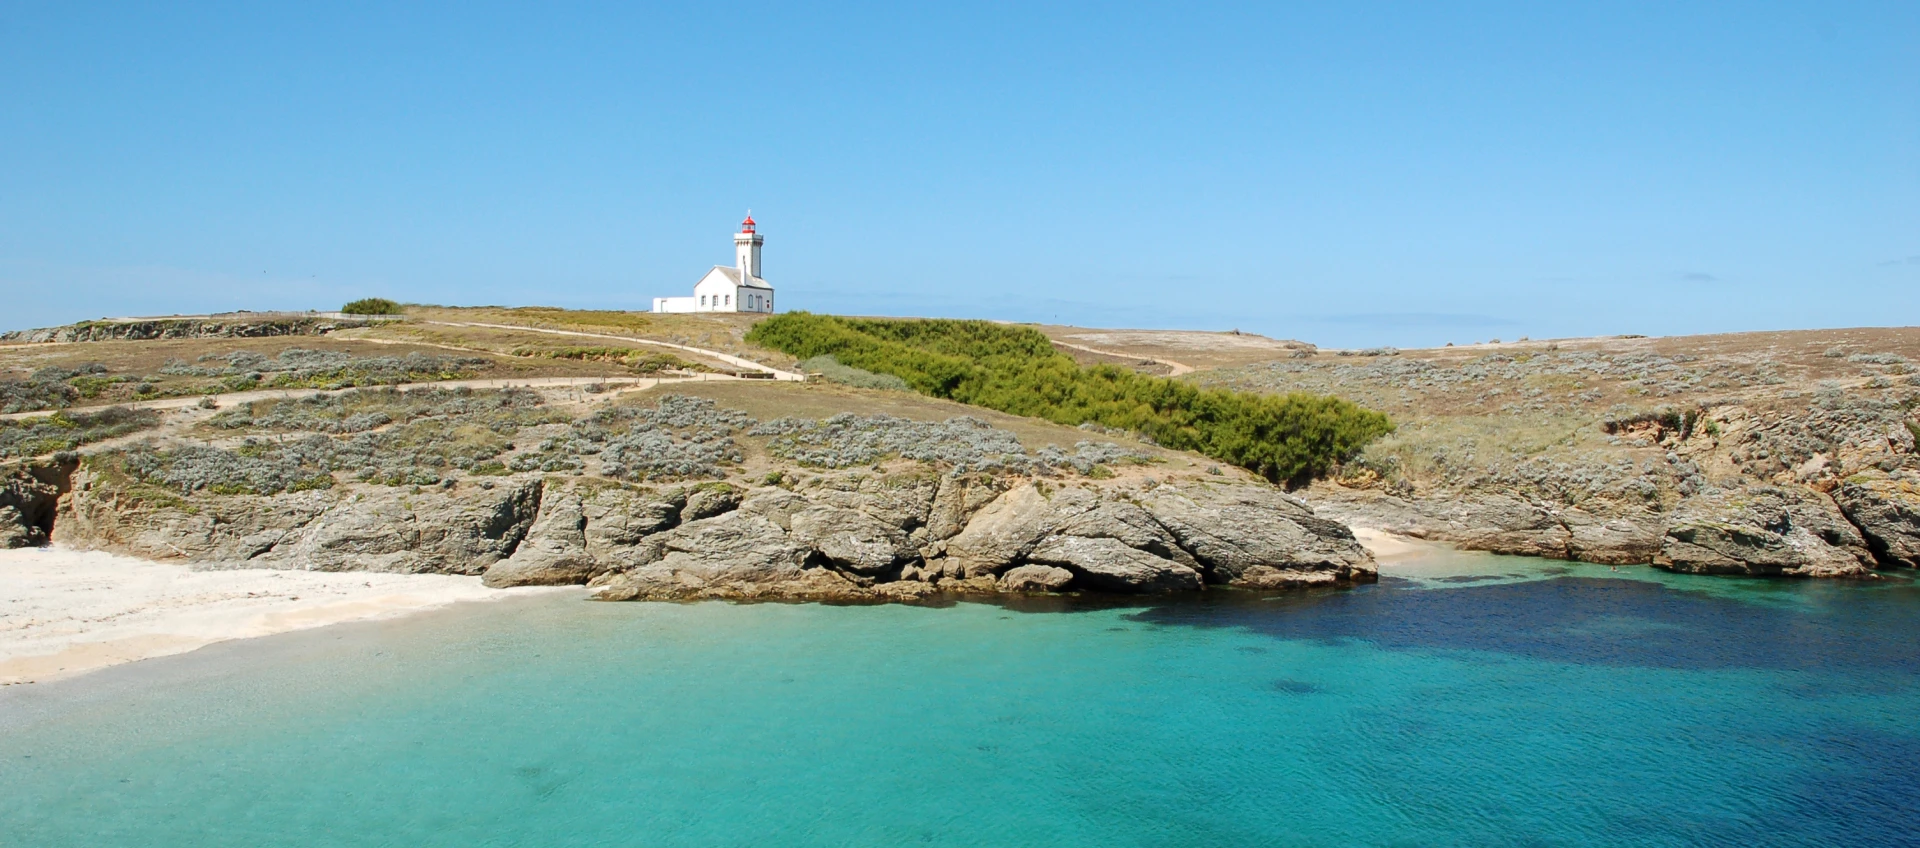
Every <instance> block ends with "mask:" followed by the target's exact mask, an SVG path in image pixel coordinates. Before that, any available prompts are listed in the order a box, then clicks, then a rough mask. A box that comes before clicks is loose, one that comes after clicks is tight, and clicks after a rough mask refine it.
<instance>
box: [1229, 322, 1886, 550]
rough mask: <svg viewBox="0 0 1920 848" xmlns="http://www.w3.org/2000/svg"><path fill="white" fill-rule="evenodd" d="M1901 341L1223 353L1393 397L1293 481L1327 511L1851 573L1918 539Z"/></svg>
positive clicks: (1534, 545) (1478, 533)
mask: <svg viewBox="0 0 1920 848" xmlns="http://www.w3.org/2000/svg"><path fill="white" fill-rule="evenodd" d="M1842 341H1846V342H1849V344H1836V342H1842ZM1916 345H1920V332H1914V331H1898V330H1887V331H1873V332H1871V333H1869V332H1868V331H1852V332H1851V333H1834V334H1814V333H1798V334H1751V335H1747V336H1730V337H1712V338H1709V339H1698V340H1695V339H1671V340H1639V339H1634V340H1626V341H1621V342H1608V341H1605V340H1595V341H1589V342H1586V343H1585V349H1581V350H1569V349H1567V348H1568V347H1571V345H1568V346H1560V345H1558V344H1554V345H1541V344H1535V345H1531V346H1527V347H1525V348H1520V349H1514V348H1508V349H1506V350H1502V351H1497V352H1489V351H1485V350H1482V351H1472V352H1468V351H1461V352H1454V351H1437V352H1435V351H1429V352H1417V353H1416V352H1396V353H1394V354H1392V355H1382V356H1375V357H1369V358H1367V359H1364V360H1362V359H1360V358H1358V357H1350V358H1348V359H1346V360H1345V361H1344V362H1332V363H1325V364H1322V365H1319V366H1316V365H1314V364H1313V363H1312V362H1308V363H1300V362H1288V363H1284V364H1282V365H1275V366H1261V367H1259V368H1257V369H1252V370H1250V371H1247V372H1243V373H1252V374H1258V375H1261V376H1262V378H1263V379H1270V378H1271V377H1272V375H1275V374H1284V375H1286V376H1287V377H1288V378H1289V379H1290V380H1293V381H1299V382H1289V383H1286V384H1283V385H1288V386H1295V385H1297V386H1300V387H1304V388H1312V389H1325V388H1335V389H1337V390H1343V391H1345V392H1346V393H1348V394H1349V395H1350V396H1352V397H1355V398H1357V399H1360V400H1363V401H1369V402H1374V403H1379V404H1381V405H1383V406H1389V407H1391V406H1393V405H1394V403H1395V402H1396V400H1390V398H1392V399H1397V402H1398V403H1399V405H1400V406H1401V407H1402V411H1401V412H1400V414H1399V416H1398V417H1399V419H1400V420H1401V421H1402V429H1401V432H1399V433H1397V434H1395V435H1394V436H1392V437H1389V438H1388V439H1386V440H1383V441H1382V442H1380V443H1378V444H1376V445H1375V446H1372V447H1369V448H1368V450H1367V452H1366V453H1365V454H1364V455H1362V456H1361V457H1360V458H1359V459H1358V460H1357V461H1356V462H1354V463H1351V464H1349V466H1348V467H1347V468H1345V469H1343V470H1342V472H1341V473H1340V474H1338V475H1336V476H1335V477H1334V478H1333V479H1330V480H1326V481H1322V482H1320V483H1318V484H1316V485H1315V486H1313V487H1312V488H1311V489H1310V490H1309V491H1308V492H1305V493H1303V494H1304V495H1305V496H1306V497H1307V498H1308V500H1310V501H1311V502H1313V503H1314V505H1315V506H1316V507H1317V508H1319V509H1320V510H1321V511H1322V512H1324V513H1325V514H1327V515H1329V516H1331V517H1336V518H1339V519H1340V520H1343V521H1348V522H1351V523H1353V524H1356V525H1364V526H1372V527H1379V528H1381V529H1385V530H1389V531H1393V532H1397V533H1401V534H1405V535H1409V536H1415V537H1419V538H1425V539H1432V540H1436V541H1444V542H1449V543H1453V544H1456V545H1459V546H1462V547H1466V548H1472V549H1478V550H1486V551H1493V552H1496V553H1506V554H1520V555H1528V556H1544V557H1554V558H1561V559H1577V560H1585V561H1591V562H1601V563H1614V564H1628V563H1643V564H1652V565H1655V566H1657V567H1660V568H1665V569H1669V570H1673V571H1679V572H1691V573H1711V574H1747V575H1761V576H1798V577H1866V576H1872V575H1873V574H1875V573H1876V572H1877V571H1880V570H1885V569H1902V568H1913V567H1915V564H1916V562H1917V561H1920V453H1916V448H1915V436H1916V433H1920V374H1916V373H1915V372H1914V370H1913V369H1912V368H1911V366H1910V365H1909V364H1908V361H1909V358H1908V355H1907V353H1906V352H1908V351H1911V350H1913V349H1914V347H1915V346H1916ZM1863 349H1864V350H1865V351H1867V352H1861V351H1862V350H1863ZM1316 369H1317V370H1316ZM1315 381H1323V382H1315ZM1330 383H1331V384H1332V385H1331V386H1330V385H1329V384H1330ZM1341 386H1344V387H1345V388H1344V389H1341V388H1340V387H1341ZM1649 398H1653V399H1654V400H1651V401H1650V400H1649Z"/></svg>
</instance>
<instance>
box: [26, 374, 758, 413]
mask: <svg viewBox="0 0 1920 848" xmlns="http://www.w3.org/2000/svg"><path fill="white" fill-rule="evenodd" d="M740 379H743V378H740V377H735V376H732V375H729V374H701V375H699V376H697V377H685V378H678V379H664V380H663V378H659V377H521V378H516V379H499V380H430V381H426V382H420V383H395V384H392V385H388V386H353V387H350V388H345V389H256V390H254V391H250V392H228V393H226V394H219V395H212V397H213V399H214V402H215V403H217V404H219V405H220V406H222V407H227V406H232V405H233V404H236V403H252V402H253V401H256V400H272V399H278V398H290V397H306V396H308V395H325V394H333V393H336V392H351V391H358V390H360V389H387V388H392V389H417V388H420V387H422V386H438V387H440V388H446V389H457V388H462V387H465V388H469V389H506V388H527V389H549V388H564V387H567V386H592V385H606V386H607V387H608V388H619V389H622V390H628V389H650V388H653V387H654V386H657V385H659V384H660V383H661V382H670V383H681V382H700V381H702V380H740ZM199 404H200V396H198V395H196V396H194V397H177V398H162V399H160V400H136V401H131V402H129V403H116V404H110V405H111V406H119V407H125V408H128V409H161V410H166V409H189V408H192V407H196V406H198V405H199ZM106 408H107V407H105V406H101V407H91V406H89V407H74V408H72V409H71V410H70V411H73V412H85V411H88V410H95V409H106ZM59 411H61V410H56V409H40V410H34V411H31V412H9V413H7V414H5V415H0V419H6V420H17V419H21V418H34V417H38V416H43V415H52V414H53V413H55V412H59Z"/></svg>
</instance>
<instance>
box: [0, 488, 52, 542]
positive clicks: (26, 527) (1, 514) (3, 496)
mask: <svg viewBox="0 0 1920 848" xmlns="http://www.w3.org/2000/svg"><path fill="white" fill-rule="evenodd" d="M59 501H60V490H59V489H58V488H57V487H55V486H53V485H50V484H47V483H44V482H41V481H40V480H37V479H34V478H33V477H31V476H29V475H27V474H25V473H24V472H23V473H20V474H16V475H13V476H9V477H6V478H3V479H0V548H24V547H27V546H29V545H44V544H46V543H47V531H48V530H49V528H51V527H52V526H53V519H54V513H55V510H56V509H57V508H58V504H59Z"/></svg>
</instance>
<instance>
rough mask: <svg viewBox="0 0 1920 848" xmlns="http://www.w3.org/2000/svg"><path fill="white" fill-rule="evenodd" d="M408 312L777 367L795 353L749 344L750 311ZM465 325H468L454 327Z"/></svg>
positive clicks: (412, 308) (790, 361)
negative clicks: (712, 353)
mask: <svg viewBox="0 0 1920 848" xmlns="http://www.w3.org/2000/svg"><path fill="white" fill-rule="evenodd" d="M407 315H408V317H410V318H413V319H415V321H417V322H426V321H445V322H477V323H484V324H515V325H520V326H526V327H539V328H543V329H550V330H573V331H576V332H587V333H605V334H608V335H616V336H628V337H632V338H639V339H653V340H656V341H663V342H671V343H673V344H681V345H688V346H690V347H698V348H705V349H707V350H717V351H719V352H721V353H726V354H732V355H734V356H741V357H746V358H748V359H752V360H754V361H756V362H761V363H765V364H767V365H772V366H774V367H776V368H788V367H790V366H791V365H792V364H793V361H794V360H793V357H790V356H787V355H786V354H783V353H780V352H778V351H772V350H767V349H766V348H762V347H758V346H755V345H751V344H748V343H746V342H745V341H744V340H743V338H744V337H745V336H746V334H747V331H748V330H750V329H752V328H753V325H754V324H756V323H759V322H760V321H762V320H765V318H766V316H765V315H755V314H748V313H724V312H713V313H699V314H680V313H675V314H663V315H662V314H654V313H651V312H617V311H612V310H582V309H558V308H554V307H545V306H520V307H499V306H477V307H448V306H410V307H408V308H407ZM454 329H464V328H454Z"/></svg>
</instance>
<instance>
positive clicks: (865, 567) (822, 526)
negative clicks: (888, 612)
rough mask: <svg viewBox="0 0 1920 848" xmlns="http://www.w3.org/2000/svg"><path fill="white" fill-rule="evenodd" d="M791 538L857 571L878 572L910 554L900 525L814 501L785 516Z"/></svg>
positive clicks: (862, 572)
mask: <svg viewBox="0 0 1920 848" xmlns="http://www.w3.org/2000/svg"><path fill="white" fill-rule="evenodd" d="M789 521H790V525H791V527H792V535H793V541H795V542H797V543H799V544H802V545H805V546H807V547H809V548H811V549H813V550H815V551H818V552H820V554H821V555H823V556H825V557H826V558H827V559H828V560H831V561H832V562H833V563H834V564H835V565H838V566H840V567H842V568H845V569H847V570H849V571H853V572H856V573H859V574H867V575H872V574H879V573H881V572H884V571H887V570H889V569H892V568H893V567H895V566H896V565H899V564H901V563H903V562H906V561H907V560H908V559H909V558H911V557H912V556H913V548H912V547H911V546H910V545H908V544H907V536H906V534H905V533H902V532H900V528H898V527H895V526H893V525H890V524H886V523H883V522H881V521H880V520H879V519H877V518H874V517H873V516H870V515H868V514H866V513H864V512H861V511H859V510H855V509H847V508H846V507H839V506H828V505H817V506H811V507H808V508H806V509H802V510H800V511H798V512H795V513H793V516H792V518H791V519H789Z"/></svg>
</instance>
